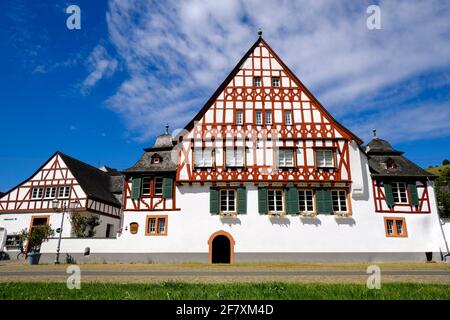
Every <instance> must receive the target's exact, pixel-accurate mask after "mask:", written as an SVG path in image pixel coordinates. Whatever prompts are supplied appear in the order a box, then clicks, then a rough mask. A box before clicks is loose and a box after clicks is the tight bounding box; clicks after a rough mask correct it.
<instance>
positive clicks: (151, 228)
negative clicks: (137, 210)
mask: <svg viewBox="0 0 450 320" xmlns="http://www.w3.org/2000/svg"><path fill="white" fill-rule="evenodd" d="M146 229H147V230H146V233H145V235H146V236H167V216H147V228H146Z"/></svg>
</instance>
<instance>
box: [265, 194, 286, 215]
mask: <svg viewBox="0 0 450 320" xmlns="http://www.w3.org/2000/svg"><path fill="white" fill-rule="evenodd" d="M271 202H272V205H271ZM280 204H281V207H280ZM271 207H272V208H271ZM284 207H285V206H284V192H283V190H281V189H269V190H267V208H268V210H269V213H284Z"/></svg>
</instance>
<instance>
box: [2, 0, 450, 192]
mask: <svg viewBox="0 0 450 320" xmlns="http://www.w3.org/2000/svg"><path fill="white" fill-rule="evenodd" d="M374 2H376V3H379V5H380V8H381V19H382V20H381V21H382V29H381V30H368V29H367V28H366V18H367V14H366V8H367V6H368V5H369V4H373V3H374ZM71 4H76V5H78V6H79V7H80V8H81V30H68V29H67V28H66V19H67V17H68V14H66V13H65V9H66V8H67V6H69V5H71ZM449 18H450V4H449V3H448V1H427V2H416V1H409V0H408V1H406V0H405V1H403V0H402V1H354V2H351V1H350V2H346V4H342V3H341V2H336V1H318V0H314V1H313V0H311V1H282V2H278V1H263V2H262V1H256V0H248V1H239V0H230V1H209V2H208V1H167V2H164V4H163V3H161V2H152V1H135V0H120V1H118V0H110V1H106V0H104V1H102V0H96V1H89V0H86V1H44V0H42V1H25V0H10V1H2V2H1V3H0V71H1V77H0V98H1V100H0V101H1V104H0V106H1V120H2V121H1V126H0V134H1V139H0V146H1V148H0V163H1V166H0V190H3V191H5V190H7V189H9V188H11V187H13V186H14V185H16V184H17V183H19V182H20V181H22V180H23V179H25V178H27V177H28V176H30V175H31V174H32V173H33V172H34V171H35V170H36V169H37V168H38V167H39V166H40V165H41V164H42V163H43V162H44V161H45V160H47V159H48V157H49V156H50V155H52V154H53V153H54V152H55V151H56V150H61V151H63V152H65V153H67V154H69V155H72V156H74V157H76V158H78V159H81V160H83V161H86V162H88V163H90V164H93V165H96V166H99V165H104V164H107V165H109V166H112V167H116V168H118V169H124V168H126V167H128V166H131V165H132V164H133V163H134V162H135V161H136V160H137V159H138V157H139V156H140V155H141V153H142V148H144V147H147V146H150V145H152V143H153V141H154V137H155V135H157V134H159V133H161V132H162V130H163V127H164V125H165V124H166V123H169V124H170V125H171V128H172V129H175V128H180V127H182V126H184V124H185V123H186V122H188V121H189V120H190V118H191V117H192V116H193V115H194V114H195V113H196V112H197V111H198V110H199V109H200V108H201V106H202V105H203V103H204V102H205V101H206V100H207V99H208V98H209V96H210V95H211V94H212V93H213V91H214V90H215V88H216V87H217V86H218V85H219V84H220V83H221V82H222V81H223V79H224V78H225V77H226V76H227V74H228V73H229V72H230V71H231V69H232V68H233V67H234V65H235V64H236V63H237V61H238V60H239V58H240V57H241V56H242V54H244V53H245V52H246V51H247V50H248V48H249V46H250V45H251V44H252V43H253V42H254V41H255V40H256V30H257V29H258V27H262V28H263V31H264V38H265V39H266V40H267V41H268V43H269V44H270V45H271V46H272V48H273V49H274V50H275V51H277V53H278V54H279V55H280V57H281V58H282V59H283V60H284V62H285V63H286V64H287V65H288V66H290V68H291V69H292V70H293V71H294V72H295V73H296V74H297V76H298V77H299V78H300V79H301V80H302V81H303V82H304V83H305V85H306V86H307V87H308V88H309V89H310V90H311V91H312V92H313V93H314V94H315V95H316V97H317V98H318V99H319V100H320V101H321V102H322V104H323V105H324V106H325V107H326V108H328V110H329V111H330V112H331V113H332V114H333V115H334V116H335V117H336V118H337V119H338V120H339V121H340V122H341V123H343V124H344V125H345V126H347V127H348V128H349V129H351V130H352V131H354V132H355V133H356V134H358V135H359V136H361V137H362V138H363V139H364V140H365V142H368V141H369V139H370V135H371V130H372V128H377V130H378V133H379V136H380V137H382V138H385V139H387V140H389V141H391V142H392V143H393V144H394V146H395V147H396V148H397V149H400V150H403V151H405V152H406V155H407V156H408V157H409V158H410V159H411V160H413V161H415V162H416V163H418V164H419V165H422V166H428V165H430V164H439V163H440V162H441V161H442V160H443V159H445V158H450V102H449V101H450V22H449V21H450V19H449Z"/></svg>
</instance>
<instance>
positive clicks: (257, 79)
mask: <svg viewBox="0 0 450 320" xmlns="http://www.w3.org/2000/svg"><path fill="white" fill-rule="evenodd" d="M253 86H254V87H261V77H253Z"/></svg>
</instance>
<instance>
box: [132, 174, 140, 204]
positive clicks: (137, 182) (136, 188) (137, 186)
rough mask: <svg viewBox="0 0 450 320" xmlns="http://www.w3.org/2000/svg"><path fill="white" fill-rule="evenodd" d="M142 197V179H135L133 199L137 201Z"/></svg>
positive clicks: (133, 182)
mask: <svg viewBox="0 0 450 320" xmlns="http://www.w3.org/2000/svg"><path fill="white" fill-rule="evenodd" d="M140 197H141V178H133V180H132V181H131V199H133V200H137V199H139V198H140Z"/></svg>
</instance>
